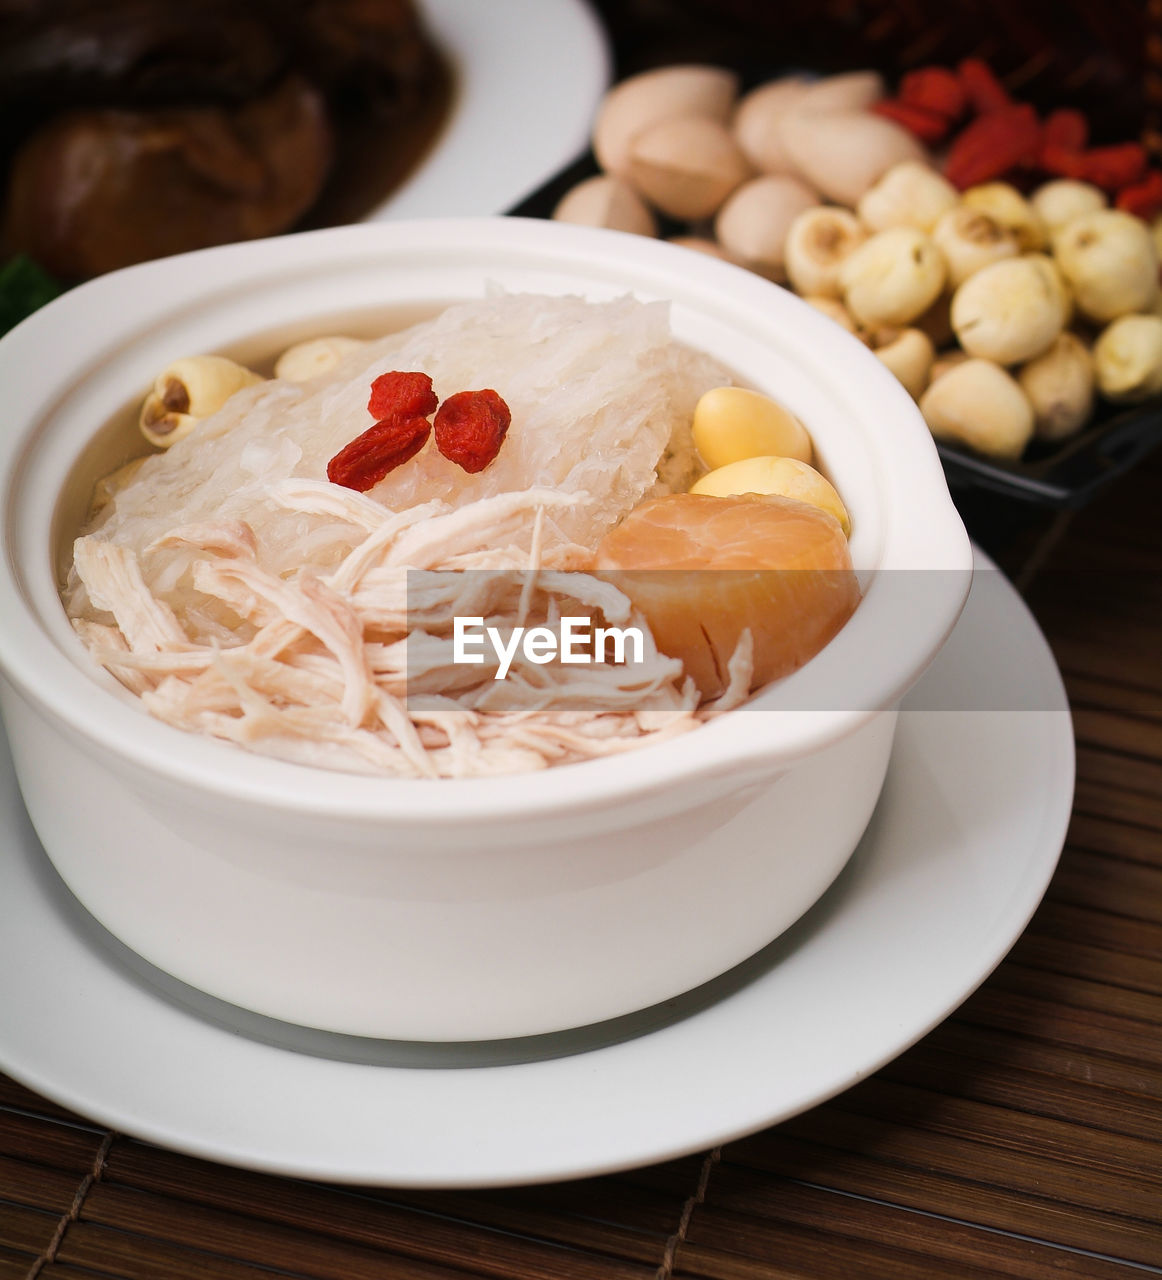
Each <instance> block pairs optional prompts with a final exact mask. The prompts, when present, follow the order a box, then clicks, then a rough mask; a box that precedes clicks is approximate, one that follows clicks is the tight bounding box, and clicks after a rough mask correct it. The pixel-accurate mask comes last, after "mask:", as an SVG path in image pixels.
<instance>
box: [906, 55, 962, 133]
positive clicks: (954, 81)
mask: <svg viewBox="0 0 1162 1280" xmlns="http://www.w3.org/2000/svg"><path fill="white" fill-rule="evenodd" d="M898 96H899V99H900V101H901V102H902V103H903V104H904V105H905V106H906V107H919V108H920V110H921V111H932V112H934V113H935V114H936V115H938V116H943V117H944V119H945V120H956V119H958V118H959V117H960V116H962V115H963V114H964V110H965V108H966V107H967V106H968V94H967V93H965V91H964V85H962V84H961V83H960V80H959V78H958V77H957V75H956V73H955V72H953V71H949V69H948V68H947V67H921V68H920V69H919V70H918V71H909V72H908V74H907V75H906V76H905V77H904V78H903V79H902V80H901V81H900V89H899V95H898Z"/></svg>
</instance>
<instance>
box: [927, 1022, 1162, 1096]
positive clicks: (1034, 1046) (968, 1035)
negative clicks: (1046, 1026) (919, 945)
mask: <svg viewBox="0 0 1162 1280" xmlns="http://www.w3.org/2000/svg"><path fill="white" fill-rule="evenodd" d="M926 1043H930V1044H932V1045H934V1046H936V1047H938V1048H944V1049H946V1050H948V1051H950V1052H953V1053H958V1054H961V1055H963V1056H964V1057H966V1058H970V1059H977V1058H979V1059H982V1060H984V1061H986V1062H990V1063H992V1064H994V1065H995V1066H997V1067H998V1069H1004V1068H1005V1067H1010V1066H1012V1067H1019V1068H1023V1069H1025V1070H1029V1071H1040V1072H1044V1073H1046V1074H1048V1075H1051V1076H1060V1077H1061V1078H1062V1079H1065V1080H1070V1081H1073V1082H1084V1083H1086V1084H1093V1085H1097V1086H1101V1087H1103V1088H1106V1089H1110V1090H1114V1091H1121V1092H1124V1093H1127V1094H1131V1095H1136V1096H1139V1097H1142V1098H1146V1099H1150V1100H1152V1101H1154V1102H1157V1101H1159V1100H1162V1070H1159V1069H1158V1068H1154V1067H1149V1066H1147V1065H1145V1064H1144V1063H1138V1062H1123V1061H1121V1060H1120V1059H1118V1058H1114V1057H1110V1056H1107V1055H1105V1054H1101V1053H1089V1052H1086V1051H1084V1050H1078V1049H1077V1048H1076V1046H1074V1045H1066V1044H1054V1043H1052V1042H1049V1041H1042V1040H1037V1039H1034V1038H1032V1037H1030V1036H1026V1035H1022V1034H1021V1032H1020V1031H1016V1032H1012V1031H1008V1030H1005V1029H1004V1028H992V1027H987V1026H983V1025H979V1024H978V1025H975V1026H973V1025H971V1024H968V1023H962V1022H960V1021H958V1020H957V1019H956V1018H950V1019H949V1020H948V1021H947V1022H944V1023H942V1024H941V1025H940V1026H939V1027H937V1028H936V1030H935V1031H933V1032H932V1033H931V1035H930V1036H929V1037H928V1040H927V1042H926Z"/></svg>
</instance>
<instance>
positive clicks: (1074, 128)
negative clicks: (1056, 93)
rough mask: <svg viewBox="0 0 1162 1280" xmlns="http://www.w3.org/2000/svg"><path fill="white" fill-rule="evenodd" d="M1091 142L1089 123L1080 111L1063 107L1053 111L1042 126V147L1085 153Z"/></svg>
mask: <svg viewBox="0 0 1162 1280" xmlns="http://www.w3.org/2000/svg"><path fill="white" fill-rule="evenodd" d="M1088 141H1089V121H1088V120H1087V119H1086V118H1085V116H1083V115H1082V114H1081V112H1080V111H1071V110H1070V109H1068V108H1067V107H1062V108H1060V109H1059V110H1057V111H1051V112H1050V113H1049V114H1048V115H1047V116H1046V117H1045V123H1044V125H1042V137H1041V145H1042V146H1045V147H1064V148H1065V150H1066V151H1083V150H1084V149H1085V144H1086V143H1087V142H1088Z"/></svg>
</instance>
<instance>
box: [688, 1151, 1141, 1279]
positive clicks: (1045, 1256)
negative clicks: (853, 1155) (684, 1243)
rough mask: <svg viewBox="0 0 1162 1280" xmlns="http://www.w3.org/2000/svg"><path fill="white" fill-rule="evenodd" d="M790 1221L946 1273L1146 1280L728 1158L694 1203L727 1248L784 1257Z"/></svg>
mask: <svg viewBox="0 0 1162 1280" xmlns="http://www.w3.org/2000/svg"><path fill="white" fill-rule="evenodd" d="M748 1218H749V1219H751V1221H749V1222H748ZM788 1227H797V1228H801V1229H803V1228H805V1229H810V1230H813V1231H817V1232H820V1233H822V1234H824V1235H826V1236H842V1237H845V1238H846V1239H848V1240H851V1241H852V1242H853V1244H861V1243H862V1244H863V1245H865V1246H872V1247H884V1246H886V1247H888V1248H891V1249H894V1250H899V1251H900V1252H901V1253H903V1254H904V1255H906V1256H913V1255H920V1256H921V1257H922V1258H924V1259H925V1265H926V1266H927V1267H928V1272H927V1274H928V1275H941V1276H943V1275H945V1274H946V1268H947V1267H948V1266H950V1265H956V1266H962V1267H973V1268H982V1269H984V1270H985V1271H986V1273H987V1274H989V1275H996V1276H1018V1277H1020V1276H1028V1275H1044V1274H1050V1273H1051V1274H1052V1275H1054V1276H1057V1277H1059V1278H1060V1280H1066V1278H1067V1277H1076V1278H1077V1280H1132V1278H1133V1277H1136V1278H1137V1280H1141V1275H1142V1273H1141V1272H1140V1271H1139V1270H1138V1269H1137V1268H1133V1267H1127V1266H1123V1265H1121V1264H1120V1263H1116V1262H1115V1263H1105V1262H1101V1261H1099V1260H1098V1259H1095V1258H1089V1257H1082V1256H1081V1255H1079V1254H1075V1253H1070V1252H1068V1251H1066V1250H1063V1249H1058V1248H1055V1247H1053V1246H1050V1245H1046V1244H1042V1243H1039V1242H1037V1241H1033V1240H1022V1239H1020V1238H1018V1237H1016V1236H1011V1235H1001V1234H999V1233H996V1232H991V1231H982V1230H980V1228H978V1227H973V1226H969V1225H967V1224H965V1223H961V1222H950V1221H949V1220H948V1219H946V1218H934V1217H930V1216H929V1215H927V1214H923V1213H916V1212H914V1211H912V1210H910V1209H900V1208H897V1207H896V1206H894V1205H888V1204H882V1203H879V1202H877V1201H871V1200H861V1199H858V1198H857V1197H854V1196H844V1195H840V1194H838V1193H836V1192H834V1191H828V1190H826V1189H824V1188H822V1187H812V1186H807V1185H804V1184H803V1183H796V1182H791V1181H789V1180H788V1179H786V1178H778V1177H769V1176H765V1175H762V1174H756V1173H755V1172H754V1171H753V1170H750V1169H740V1168H738V1167H736V1166H734V1165H729V1164H720V1165H718V1167H717V1168H716V1169H715V1171H714V1177H713V1178H712V1179H711V1182H710V1187H709V1190H708V1194H707V1198H706V1203H705V1204H704V1205H699V1206H698V1208H697V1209H696V1210H695V1213H694V1216H693V1219H692V1221H691V1224H690V1230H689V1234H688V1237H687V1238H688V1239H690V1240H691V1241H693V1242H695V1243H698V1244H701V1245H705V1246H709V1247H711V1248H714V1249H719V1250H723V1251H727V1252H744V1251H745V1252H747V1253H749V1254H750V1255H751V1256H752V1257H755V1258H758V1259H762V1258H768V1259H771V1258H780V1259H781V1258H782V1256H783V1247H784V1241H785V1239H786V1235H787V1228H788ZM744 1232H745V1233H748V1234H744ZM744 1241H746V1242H747V1243H746V1247H745V1249H744V1245H743V1242H744Z"/></svg>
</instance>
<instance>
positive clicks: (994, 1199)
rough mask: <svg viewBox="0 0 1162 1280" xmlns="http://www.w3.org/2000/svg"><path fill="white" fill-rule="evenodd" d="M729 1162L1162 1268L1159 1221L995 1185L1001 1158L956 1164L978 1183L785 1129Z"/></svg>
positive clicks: (747, 1144) (734, 1151) (733, 1148)
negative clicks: (822, 1142) (971, 1164)
mask: <svg viewBox="0 0 1162 1280" xmlns="http://www.w3.org/2000/svg"><path fill="white" fill-rule="evenodd" d="M724 1159H727V1160H730V1161H732V1162H734V1163H738V1164H744V1165H753V1166H756V1167H758V1168H761V1169H765V1170H767V1171H769V1172H773V1173H777V1174H781V1175H782V1176H784V1177H788V1178H793V1179H795V1180H797V1181H801V1182H809V1183H812V1184H814V1185H817V1186H822V1187H830V1188H833V1189H835V1190H837V1191H844V1192H848V1193H850V1194H854V1195H861V1196H868V1197H870V1198H872V1199H875V1200H884V1201H887V1202H888V1203H890V1204H895V1205H900V1206H903V1207H905V1208H913V1209H920V1210H923V1211H925V1212H928V1213H936V1214H943V1215H945V1216H948V1217H951V1218H955V1219H958V1220H960V1221H962V1222H969V1223H976V1224H979V1225H980V1226H983V1227H991V1228H993V1229H994V1230H997V1231H1011V1232H1015V1233H1016V1234H1018V1235H1023V1236H1032V1237H1033V1238H1034V1239H1038V1240H1050V1241H1053V1242H1054V1243H1055V1244H1060V1245H1064V1246H1066V1247H1068V1248H1073V1249H1083V1250H1088V1251H1092V1252H1095V1253H1102V1254H1105V1255H1107V1256H1109V1257H1113V1258H1118V1259H1122V1260H1125V1261H1129V1262H1141V1263H1145V1264H1147V1265H1150V1266H1158V1265H1162V1232H1159V1230H1158V1226H1157V1224H1156V1223H1154V1222H1143V1221H1140V1220H1135V1219H1133V1218H1129V1217H1123V1216H1121V1215H1120V1214H1117V1213H1114V1212H1112V1211H1110V1210H1108V1209H1107V1210H1105V1211H1101V1210H1094V1209H1090V1208H1082V1207H1079V1206H1078V1205H1077V1204H1074V1203H1066V1202H1062V1201H1059V1200H1052V1199H1049V1198H1047V1197H1044V1196H1040V1195H1036V1194H1032V1193H1029V1192H1024V1191H1017V1190H1014V1189H1012V1188H1011V1187H1009V1186H1007V1185H1004V1184H1002V1185H1000V1186H998V1185H995V1179H994V1178H993V1172H994V1170H995V1168H996V1161H994V1160H990V1161H989V1162H987V1163H985V1164H984V1165H981V1166H977V1167H974V1168H970V1167H968V1166H966V1165H964V1164H962V1163H960V1162H959V1161H958V1162H957V1165H956V1168H957V1169H958V1171H959V1172H960V1174H961V1175H967V1174H968V1173H970V1172H974V1171H975V1172H976V1173H977V1174H979V1177H980V1179H981V1180H980V1181H974V1180H972V1178H970V1177H968V1176H958V1175H956V1174H949V1173H946V1172H944V1171H943V1170H942V1169H940V1168H935V1167H933V1166H932V1165H931V1164H926V1165H924V1166H923V1167H921V1168H916V1167H912V1166H910V1165H904V1164H899V1163H892V1162H889V1161H887V1160H885V1159H883V1158H880V1157H873V1156H870V1155H867V1154H864V1153H863V1152H854V1151H848V1150H839V1149H837V1148H835V1147H830V1146H823V1145H820V1144H817V1143H813V1142H808V1141H806V1140H802V1139H798V1138H795V1137H792V1136H790V1135H789V1134H787V1133H786V1132H785V1129H784V1127H783V1126H780V1127H779V1128H778V1129H774V1130H767V1131H766V1132H764V1133H762V1134H760V1135H756V1137H754V1138H747V1139H744V1140H743V1141H741V1142H738V1143H733V1144H731V1145H730V1146H729V1147H727V1148H726V1151H725V1152H724Z"/></svg>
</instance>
